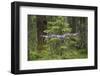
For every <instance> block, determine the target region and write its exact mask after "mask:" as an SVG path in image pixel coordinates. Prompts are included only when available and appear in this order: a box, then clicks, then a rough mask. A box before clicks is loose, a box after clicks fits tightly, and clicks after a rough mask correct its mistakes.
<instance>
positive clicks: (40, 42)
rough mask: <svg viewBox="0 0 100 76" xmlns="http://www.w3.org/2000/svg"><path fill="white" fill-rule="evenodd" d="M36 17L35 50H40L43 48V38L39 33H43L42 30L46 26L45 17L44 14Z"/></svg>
mask: <svg viewBox="0 0 100 76" xmlns="http://www.w3.org/2000/svg"><path fill="white" fill-rule="evenodd" d="M36 17H37V18H36V19H37V40H38V42H37V50H38V51H41V50H42V49H43V44H44V38H43V37H42V36H41V35H45V34H46V33H44V32H43V31H44V30H45V29H46V27H47V19H46V16H39V15H38V16H36Z"/></svg>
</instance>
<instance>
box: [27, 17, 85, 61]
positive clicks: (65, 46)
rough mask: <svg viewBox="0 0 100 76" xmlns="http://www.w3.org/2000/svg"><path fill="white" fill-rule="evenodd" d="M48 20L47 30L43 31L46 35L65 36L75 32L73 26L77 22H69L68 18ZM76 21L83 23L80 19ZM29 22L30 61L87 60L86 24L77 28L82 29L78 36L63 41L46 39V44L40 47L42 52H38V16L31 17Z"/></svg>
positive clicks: (51, 18)
mask: <svg viewBox="0 0 100 76" xmlns="http://www.w3.org/2000/svg"><path fill="white" fill-rule="evenodd" d="M46 18H47V28H46V29H45V30H44V31H43V32H44V33H46V35H52V34H54V35H63V34H66V33H72V32H73V30H74V31H75V29H74V28H75V27H74V28H73V27H72V24H73V25H74V23H75V22H73V23H72V22H71V23H70V22H67V21H66V17H63V16H46ZM68 18H70V17H68ZM76 19H77V20H78V21H77V22H76V23H75V24H78V23H81V21H80V18H76ZM83 20H84V19H83ZM28 22H29V23H28V50H29V54H28V56H29V57H28V60H50V59H52V60H53V59H76V58H87V47H86V46H87V42H86V38H85V37H87V34H86V33H87V32H86V31H84V30H86V29H85V28H86V25H87V24H86V25H85V23H86V22H84V23H81V24H80V26H77V27H78V28H80V29H81V30H79V32H80V34H79V35H77V36H69V37H65V38H63V39H60V38H57V37H54V38H45V39H44V44H43V45H39V47H41V48H42V49H41V50H40V51H38V50H37V47H38V45H37V42H38V41H37V27H36V26H37V24H36V16H29V17H28ZM84 25H85V26H84ZM41 28H42V27H41ZM38 31H39V30H38ZM75 33H76V32H75Z"/></svg>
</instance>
